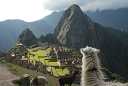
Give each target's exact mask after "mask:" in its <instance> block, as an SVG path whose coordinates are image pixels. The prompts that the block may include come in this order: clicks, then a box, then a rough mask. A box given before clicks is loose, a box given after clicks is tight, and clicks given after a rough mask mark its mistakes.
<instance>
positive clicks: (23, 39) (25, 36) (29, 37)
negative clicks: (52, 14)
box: [18, 29, 37, 47]
mask: <svg viewBox="0 0 128 86" xmlns="http://www.w3.org/2000/svg"><path fill="white" fill-rule="evenodd" d="M18 42H20V43H22V44H23V45H25V46H27V47H29V46H32V45H34V44H37V39H36V37H35V35H34V34H33V33H32V31H30V30H29V29H25V30H24V31H23V32H22V33H21V34H20V36H19V38H18Z"/></svg>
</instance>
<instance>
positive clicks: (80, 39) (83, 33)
mask: <svg viewBox="0 0 128 86" xmlns="http://www.w3.org/2000/svg"><path fill="white" fill-rule="evenodd" d="M55 37H56V39H57V41H58V42H59V43H60V44H61V45H64V46H67V47H71V48H76V49H79V48H81V47H85V46H91V47H96V48H98V49H100V50H101V53H100V55H101V57H102V58H101V60H102V63H103V65H104V66H105V67H107V68H108V69H109V70H110V71H112V72H115V73H117V74H120V75H121V76H123V77H125V78H128V75H127V73H128V69H127V66H128V63H127V60H128V58H127V56H128V53H127V52H128V34H127V33H125V32H121V31H118V30H115V29H112V28H108V27H103V26H101V25H100V24H97V23H95V22H93V21H91V19H90V18H89V17H88V16H87V15H85V14H84V13H83V12H82V11H81V9H80V7H79V6H77V5H72V6H71V7H69V8H68V9H67V10H66V11H65V13H64V15H63V16H62V18H61V20H60V22H59V24H58V25H57V27H56V28H55Z"/></svg>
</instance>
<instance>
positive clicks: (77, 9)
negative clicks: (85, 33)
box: [67, 4, 82, 13]
mask: <svg viewBox="0 0 128 86" xmlns="http://www.w3.org/2000/svg"><path fill="white" fill-rule="evenodd" d="M67 10H70V11H72V12H77V13H79V12H82V10H81V8H80V7H79V6H78V5H77V4H73V5H71V6H70V7H69V8H68V9H67Z"/></svg>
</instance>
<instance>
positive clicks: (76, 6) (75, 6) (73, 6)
mask: <svg viewBox="0 0 128 86" xmlns="http://www.w3.org/2000/svg"><path fill="white" fill-rule="evenodd" d="M69 8H77V9H80V7H79V5H77V4H73V5H71V6H70V7H69Z"/></svg>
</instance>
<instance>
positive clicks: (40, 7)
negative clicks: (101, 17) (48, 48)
mask: <svg viewBox="0 0 128 86" xmlns="http://www.w3.org/2000/svg"><path fill="white" fill-rule="evenodd" d="M72 4H78V5H80V7H81V8H82V9H83V10H84V11H86V10H96V9H100V10H103V9H117V8H122V7H128V0H0V21H3V20H6V19H22V20H24V21H28V22H30V21H35V20H38V19H40V18H43V17H44V16H47V15H49V14H50V13H51V12H53V11H60V10H64V9H66V8H67V7H69V6H70V5H72Z"/></svg>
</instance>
